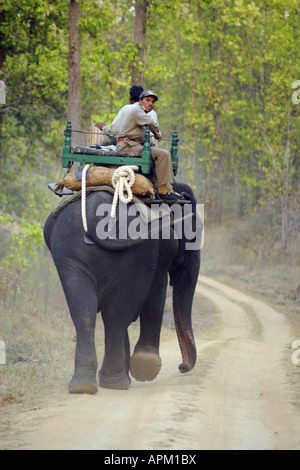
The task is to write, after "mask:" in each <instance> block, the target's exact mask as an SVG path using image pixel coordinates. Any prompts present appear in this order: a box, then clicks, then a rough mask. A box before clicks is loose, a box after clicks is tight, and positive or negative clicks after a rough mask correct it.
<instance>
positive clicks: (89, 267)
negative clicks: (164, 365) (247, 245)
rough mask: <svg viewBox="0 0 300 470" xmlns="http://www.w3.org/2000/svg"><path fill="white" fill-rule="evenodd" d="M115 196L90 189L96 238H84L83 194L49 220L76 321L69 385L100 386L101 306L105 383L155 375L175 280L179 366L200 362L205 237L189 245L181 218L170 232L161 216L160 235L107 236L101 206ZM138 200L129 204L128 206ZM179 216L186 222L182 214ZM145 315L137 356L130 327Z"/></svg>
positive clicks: (83, 389) (49, 236) (79, 389)
mask: <svg viewBox="0 0 300 470" xmlns="http://www.w3.org/2000/svg"><path fill="white" fill-rule="evenodd" d="M178 186H179V188H180V190H181V192H184V194H185V197H186V198H187V197H188V198H189V199H190V203H191V207H192V213H191V214H192V215H191V220H192V226H193V228H194V229H195V233H199V231H202V221H201V220H200V218H199V216H198V215H197V211H196V200H195V197H194V194H193V191H192V189H191V188H190V187H189V186H188V185H185V184H179V183H178ZM112 200H113V195H112V194H111V193H110V192H108V191H95V192H91V193H89V194H87V197H86V216H87V228H88V241H89V243H87V239H85V238H84V234H85V233H84V228H83V223H82V208H81V201H80V199H79V200H74V201H72V202H71V203H69V204H68V205H67V206H66V207H65V208H64V209H63V210H62V211H61V212H60V213H59V214H54V213H53V212H52V213H51V214H50V215H49V217H48V218H47V220H46V222H45V225H44V239H45V243H46V245H47V246H48V248H49V250H50V252H51V255H52V258H53V261H54V264H55V266H56V269H57V272H58V275H59V278H60V281H61V284H62V288H63V291H64V294H65V298H66V301H67V305H68V308H69V311H70V315H71V318H72V321H73V323H74V326H75V329H76V336H77V339H76V351H75V370H74V375H73V378H72V380H71V382H70V384H69V393H86V394H95V393H97V391H98V382H97V369H98V360H97V354H96V349H95V325H96V317H97V315H98V313H100V312H101V316H102V320H103V324H104V348H105V349H104V358H103V361H102V366H101V369H100V370H99V374H98V375H99V385H100V387H103V388H109V389H117V390H123V389H125V390H126V389H128V388H129V386H130V383H131V377H134V378H135V379H136V380H139V381H151V380H154V379H155V378H156V376H157V375H158V373H159V371H160V368H161V358H160V355H159V343H160V333H161V326H162V319H163V313H164V306H165V300H166V292H167V287H168V282H170V285H171V286H173V314H174V323H175V329H176V332H177V336H178V342H179V346H180V349H181V354H182V363H181V364H180V365H179V370H180V372H182V373H185V372H188V371H190V370H191V369H193V367H194V366H195V363H196V356H197V352H196V345H195V340H194V336H193V329H192V318H191V317H192V304H193V297H194V291H195V286H196V282H197V279H198V275H199V269H200V252H201V247H200V244H199V243H196V246H193V247H192V248H193V249H187V243H186V242H187V240H186V238H185V236H184V235H183V236H182V237H181V238H180V237H178V236H176V233H175V232H176V230H175V228H174V226H173V227H171V229H170V237H168V238H169V239H167V238H166V237H165V238H164V237H161V236H160V235H161V230H162V228H161V227H162V223H163V222H161V221H160V228H159V234H160V235H158V236H154V237H144V238H142V237H139V238H138V237H137V238H135V239H131V238H128V237H126V238H122V239H121V238H120V237H119V238H118V237H115V238H112V237H107V238H105V237H102V239H100V238H99V233H98V232H97V227H98V228H99V222H103V221H104V216H103V215H100V216H97V214H99V208H100V209H101V208H102V207H105V205H108V206H110V205H111V204H112ZM132 204H133V203H130V204H128V207H127V208H126V210H127V213H128V214H129V211H130V207H131V208H132ZM181 207H183V205H182V206H181ZM97 211H98V212H97ZM95 214H96V215H95ZM128 220H129V221H133V218H132V217H131V218H130V217H129V218H128ZM199 221H200V222H199ZM119 222H120V221H119V220H117V221H116V223H117V224H118V223H119ZM128 223H129V222H128ZM178 223H179V225H180V223H183V222H182V219H181V220H180V218H179V221H178ZM119 231H120V227H119V228H118V233H119ZM156 235H157V234H156ZM196 238H197V237H195V235H194V240H196ZM138 318H139V319H140V335H139V339H138V341H137V343H136V345H135V348H134V351H133V354H132V356H130V343H129V337H128V327H129V326H130V324H131V323H132V322H135V321H136V320H137V319H138Z"/></svg>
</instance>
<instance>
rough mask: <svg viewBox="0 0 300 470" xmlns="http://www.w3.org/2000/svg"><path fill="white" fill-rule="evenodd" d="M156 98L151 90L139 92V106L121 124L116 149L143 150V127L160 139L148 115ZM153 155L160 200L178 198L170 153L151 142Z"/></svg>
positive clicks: (133, 153)
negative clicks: (174, 189)
mask: <svg viewBox="0 0 300 470" xmlns="http://www.w3.org/2000/svg"><path fill="white" fill-rule="evenodd" d="M157 100H158V97H157V95H155V94H154V93H153V92H152V91H151V90H144V91H143V92H142V93H141V94H140V98H139V106H133V107H132V110H131V111H130V113H129V114H128V115H127V117H126V119H125V121H124V122H123V124H122V127H121V130H120V134H121V135H122V137H119V138H118V144H117V150H118V151H119V152H125V153H128V154H129V155H136V154H137V153H139V152H142V151H143V142H144V132H143V129H144V127H149V129H150V131H151V132H153V134H154V136H155V138H156V139H157V140H158V141H160V140H162V135H161V132H160V129H159V127H158V125H157V124H156V123H155V122H154V121H153V120H152V119H151V117H149V116H148V113H150V112H151V111H152V110H153V109H154V106H155V102H156V101H157ZM151 151H152V154H153V155H154V161H155V171H156V177H157V185H158V193H159V197H160V198H161V199H162V200H167V201H168V200H171V201H172V200H178V199H179V198H181V196H180V195H179V194H177V193H175V192H174V191H173V188H172V186H171V184H170V183H172V182H173V180H174V175H173V168H172V159H171V154H170V152H168V151H167V150H164V149H161V148H158V147H156V146H155V145H153V144H152V143H151Z"/></svg>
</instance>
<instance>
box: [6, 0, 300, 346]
mask: <svg viewBox="0 0 300 470" xmlns="http://www.w3.org/2000/svg"><path fill="white" fill-rule="evenodd" d="M299 36H300V4H299V2H298V1H296V0H278V1H277V0H212V1H203V0H159V1H156V0H149V1H146V2H143V1H134V0H123V1H115V0H84V1H80V2H75V1H74V0H71V1H70V0H59V1H58V0H57V1H56V0H53V1H45V0H38V1H37V0H18V1H17V0H0V80H1V81H2V82H4V83H5V87H6V88H5V91H6V93H5V95H6V97H5V100H4V99H3V89H2V95H1V96H2V103H1V104H0V178H1V191H0V224H1V241H0V263H1V264H0V303H1V312H2V313H1V316H2V319H0V322H1V324H0V326H1V329H0V336H4V339H5V334H6V333H5V331H6V330H7V328H8V324H7V322H6V320H5V318H6V319H7V318H8V315H10V313H12V314H14V313H15V312H16V311H18V312H19V320H18V322H19V323H22V322H23V324H24V319H27V320H28V317H27V315H30V317H32V315H40V313H42V314H45V315H46V316H47V315H48V314H49V313H50V310H51V309H53V303H52V304H51V302H50V300H49V299H51V298H52V299H53V298H54V299H57V298H58V297H57V289H59V287H58V286H59V283H58V278H57V274H56V272H55V269H54V267H53V264H52V261H51V259H50V256H49V253H48V252H47V249H46V247H45V246H44V241H43V233H42V229H43V225H44V222H45V220H46V218H47V215H48V214H49V212H50V211H51V210H52V209H53V208H54V207H55V206H56V205H57V203H58V202H59V201H58V198H57V196H55V195H53V194H52V193H50V191H49V190H48V188H47V183H48V182H56V181H59V180H60V179H61V178H62V177H63V174H64V170H63V169H62V167H61V153H62V146H63V140H64V135H63V131H64V128H65V126H66V122H67V120H68V119H71V120H72V122H73V124H74V123H75V125H74V127H75V128H76V127H77V126H79V128H81V129H83V130H88V129H89V128H90V123H91V121H96V122H98V121H105V122H106V123H110V122H111V121H112V119H113V118H114V116H115V115H116V114H117V112H118V110H119V109H120V107H121V106H123V105H125V104H127V103H128V91H129V87H130V86H131V84H133V83H135V84H142V85H143V86H144V88H149V89H152V90H154V91H155V92H156V93H157V94H158V95H159V101H158V103H157V106H156V111H157V114H158V117H159V122H160V127H161V129H162V133H163V136H164V137H170V136H171V134H172V132H173V130H177V132H178V134H179V138H180V142H179V153H180V162H179V164H180V170H179V175H178V177H177V180H181V181H185V182H188V183H189V184H191V185H192V187H193V189H194V191H195V194H196V196H197V199H198V202H199V203H201V204H204V205H205V243H204V249H203V268H202V269H204V272H206V273H213V274H214V273H217V274H224V273H225V274H226V275H228V276H229V277H231V278H233V279H243V278H244V279H245V280H246V281H247V282H248V283H249V282H252V283H254V284H260V285H262V286H263V289H264V290H266V284H268V286H269V288H270V289H271V288H272V289H273V290H272V292H274V290H276V293H277V294H278V292H279V291H280V292H282V293H284V296H287V297H288V298H289V300H291V301H294V302H299V303H300V286H299V284H300V281H299V272H300V271H299V265H300V253H299V244H300V235H299V232H300V230H299V229H300V213H299V205H300V159H299V143H300V133H299V124H300V104H299V103H300V99H299V98H300V93H299V98H298V90H299V89H300V81H299V80H300V61H299V44H300V41H299ZM267 272H268V275H267V274H266V273H267ZM268 286H267V287H268ZM274 286H275V287H274ZM277 286H278V288H277ZM3 312H5V313H3ZM20 318H22V320H20ZM3 320H4V321H3ZM28 321H29V320H28ZM19 323H18V324H19ZM16 324H17V320H16V319H15V325H16ZM9 328H10V330H12V328H13V327H12V324H10V326H9ZM18 341H20V337H19V338H18Z"/></svg>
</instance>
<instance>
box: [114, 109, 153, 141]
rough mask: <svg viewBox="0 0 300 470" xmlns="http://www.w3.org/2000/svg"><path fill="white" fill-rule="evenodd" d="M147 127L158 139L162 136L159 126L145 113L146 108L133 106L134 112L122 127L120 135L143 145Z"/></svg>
mask: <svg viewBox="0 0 300 470" xmlns="http://www.w3.org/2000/svg"><path fill="white" fill-rule="evenodd" d="M145 127H149V129H150V131H151V132H153V134H154V136H155V137H156V138H158V137H160V136H161V133H160V130H159V127H158V125H157V124H155V122H154V121H153V120H152V119H151V117H150V116H148V114H147V113H146V112H145V111H144V108H143V107H142V106H141V105H140V104H139V105H138V106H132V110H131V111H130V112H129V114H128V115H127V117H126V118H125V121H124V122H123V124H122V126H121V129H120V134H121V135H122V136H128V138H129V139H130V140H135V141H136V142H140V143H141V144H143V143H144V128H145ZM130 134H136V135H130Z"/></svg>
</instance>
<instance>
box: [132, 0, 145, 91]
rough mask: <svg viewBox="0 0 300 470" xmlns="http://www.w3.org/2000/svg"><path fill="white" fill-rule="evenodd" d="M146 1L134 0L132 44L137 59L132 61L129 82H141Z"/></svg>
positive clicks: (137, 83)
mask: <svg viewBox="0 0 300 470" xmlns="http://www.w3.org/2000/svg"><path fill="white" fill-rule="evenodd" d="M147 7H148V2H147V1H143V0H136V1H135V20H134V45H135V47H136V49H137V56H138V59H137V61H136V62H134V64H133V66H132V72H131V84H132V85H140V84H141V83H140V82H141V75H142V73H141V63H143V59H144V48H145V37H146V24H147Z"/></svg>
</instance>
